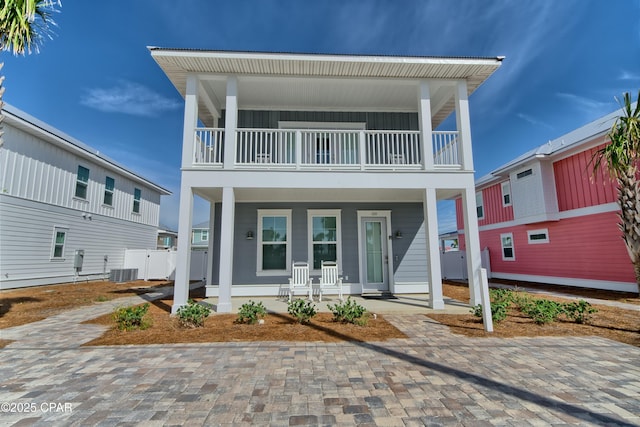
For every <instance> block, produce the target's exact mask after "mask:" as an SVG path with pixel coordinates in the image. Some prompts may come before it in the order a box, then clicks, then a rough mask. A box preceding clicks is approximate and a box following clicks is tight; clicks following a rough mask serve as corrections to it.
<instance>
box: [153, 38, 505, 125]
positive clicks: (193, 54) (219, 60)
mask: <svg viewBox="0 0 640 427" xmlns="http://www.w3.org/2000/svg"><path fill="white" fill-rule="evenodd" d="M149 49H150V51H151V55H152V57H153V58H154V59H155V61H156V62H157V63H158V65H159V66H160V68H162V70H163V71H164V72H165V74H166V75H167V77H169V80H171V82H172V83H173V85H174V86H175V87H176V89H178V91H179V92H180V94H181V95H182V96H183V97H184V96H185V88H186V78H187V75H188V74H190V73H197V74H199V76H200V78H201V86H200V88H199V116H200V119H201V120H202V121H203V122H204V123H205V125H207V126H211V125H212V123H213V118H214V116H215V112H214V111H213V109H217V110H218V111H220V110H221V109H223V108H224V103H225V97H226V76H227V75H237V76H238V108H240V109H258V110H329V111H403V112H412V111H417V105H418V104H417V93H418V82H419V81H420V80H426V79H429V80H431V105H432V122H433V126H434V127H436V126H437V125H438V124H439V123H441V122H442V121H443V120H444V119H445V118H446V117H448V116H449V115H450V114H451V112H452V111H453V109H454V102H453V86H452V82H453V81H455V80H459V79H466V80H467V87H468V92H469V94H471V93H472V92H473V91H475V90H476V89H477V88H478V86H480V84H482V83H483V82H484V81H485V80H486V79H487V78H488V77H489V76H490V75H491V74H492V73H493V72H494V71H495V70H497V69H498V67H499V66H500V63H501V61H502V58H434V57H398V56H348V55H312V54H281V53H250V52H220V51H200V50H184V49H164V48H153V47H152V48H149ZM283 77H284V78H283ZM434 80H435V81H434ZM438 80H439V81H438ZM212 107H213V108H212Z"/></svg>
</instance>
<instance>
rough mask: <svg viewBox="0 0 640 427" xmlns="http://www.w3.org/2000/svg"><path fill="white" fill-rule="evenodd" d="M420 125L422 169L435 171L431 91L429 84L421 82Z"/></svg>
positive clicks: (419, 99) (419, 94) (419, 88)
mask: <svg viewBox="0 0 640 427" xmlns="http://www.w3.org/2000/svg"><path fill="white" fill-rule="evenodd" d="M418 125H419V126H420V140H421V142H422V143H421V144H420V150H421V151H420V155H421V156H422V167H423V168H424V169H425V170H429V169H433V148H432V146H433V143H432V138H433V137H432V135H431V134H432V132H433V129H432V128H431V91H430V89H429V82H427V81H421V82H420V86H419V87H418Z"/></svg>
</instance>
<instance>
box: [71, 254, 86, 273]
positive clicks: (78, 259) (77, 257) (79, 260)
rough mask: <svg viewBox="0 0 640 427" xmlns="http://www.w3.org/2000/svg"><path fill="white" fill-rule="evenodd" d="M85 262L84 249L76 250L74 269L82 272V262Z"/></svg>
mask: <svg viewBox="0 0 640 427" xmlns="http://www.w3.org/2000/svg"><path fill="white" fill-rule="evenodd" d="M83 261H84V249H76V252H75V254H74V256H73V268H75V269H76V270H78V271H81V270H82V262H83Z"/></svg>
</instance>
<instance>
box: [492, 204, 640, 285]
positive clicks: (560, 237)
mask: <svg viewBox="0 0 640 427" xmlns="http://www.w3.org/2000/svg"><path fill="white" fill-rule="evenodd" d="M540 229H546V230H547V231H548V237H549V243H538V244H530V243H528V237H527V231H532V230H540ZM507 232H508V233H513V242H514V255H515V261H505V260H503V259H502V248H501V245H500V234H502V233H507ZM480 242H481V245H482V247H483V248H484V247H488V248H489V253H490V257H491V271H492V272H493V273H511V274H523V275H535V276H552V277H567V278H574V279H589V280H603V281H617V282H630V283H634V282H635V276H634V272H633V265H632V264H631V261H630V260H629V255H628V254H627V250H626V248H625V245H624V242H623V241H622V239H621V238H620V231H619V230H618V226H617V213H616V212H605V213H600V214H593V215H588V216H580V217H573V218H566V219H562V220H561V221H550V222H543V223H536V224H529V225H519V226H515V227H509V228H499V229H493V230H484V231H481V232H480ZM585 242H588V244H586V243H585Z"/></svg>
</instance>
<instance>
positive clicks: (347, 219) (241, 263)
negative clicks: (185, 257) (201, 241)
mask: <svg viewBox="0 0 640 427" xmlns="http://www.w3.org/2000/svg"><path fill="white" fill-rule="evenodd" d="M258 209H291V214H292V224H291V234H292V236H291V245H292V247H291V250H292V256H291V259H292V261H307V260H308V258H309V254H308V229H307V224H308V223H307V211H308V210H309V209H340V210H341V219H342V223H341V231H342V265H341V266H340V268H341V274H342V276H343V278H344V282H345V283H358V282H359V281H360V277H359V276H360V273H359V271H360V268H359V261H358V223H357V221H358V211H359V210H365V211H371V210H379V211H383V210H390V211H391V225H390V226H389V230H387V231H388V234H389V235H392V236H393V235H394V234H395V232H396V231H398V230H400V231H401V232H402V239H396V238H393V239H391V240H389V242H390V244H392V245H393V255H394V259H393V260H392V265H393V274H394V281H395V282H396V283H398V284H400V283H406V284H426V282H427V272H428V271H427V265H426V262H427V254H426V251H427V243H426V238H425V234H424V220H423V215H424V212H423V208H422V204H421V203H379V204H377V203H339V204H334V203H237V204H236V207H235V227H234V246H233V251H234V254H233V255H234V257H233V259H234V265H233V284H234V285H255V284H258V285H259V284H271V285H273V284H284V283H287V279H288V277H289V276H286V275H285V276H257V275H256V269H257V251H258V247H257V245H258V239H257V233H258V232H259V230H257V226H258ZM215 211H216V221H215V222H214V236H213V238H214V253H215V255H214V259H213V275H212V278H213V281H214V282H217V278H218V271H219V266H218V259H217V257H218V254H219V248H220V242H219V236H220V233H219V227H220V218H219V216H220V215H219V213H220V212H221V205H220V204H216V207H215ZM247 231H252V232H253V233H254V235H255V236H256V237H255V238H254V239H252V240H247V239H246V234H247ZM435 238H437V236H435ZM314 277H315V276H314ZM317 280H318V279H317V277H316V279H315V282H316V283H317Z"/></svg>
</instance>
